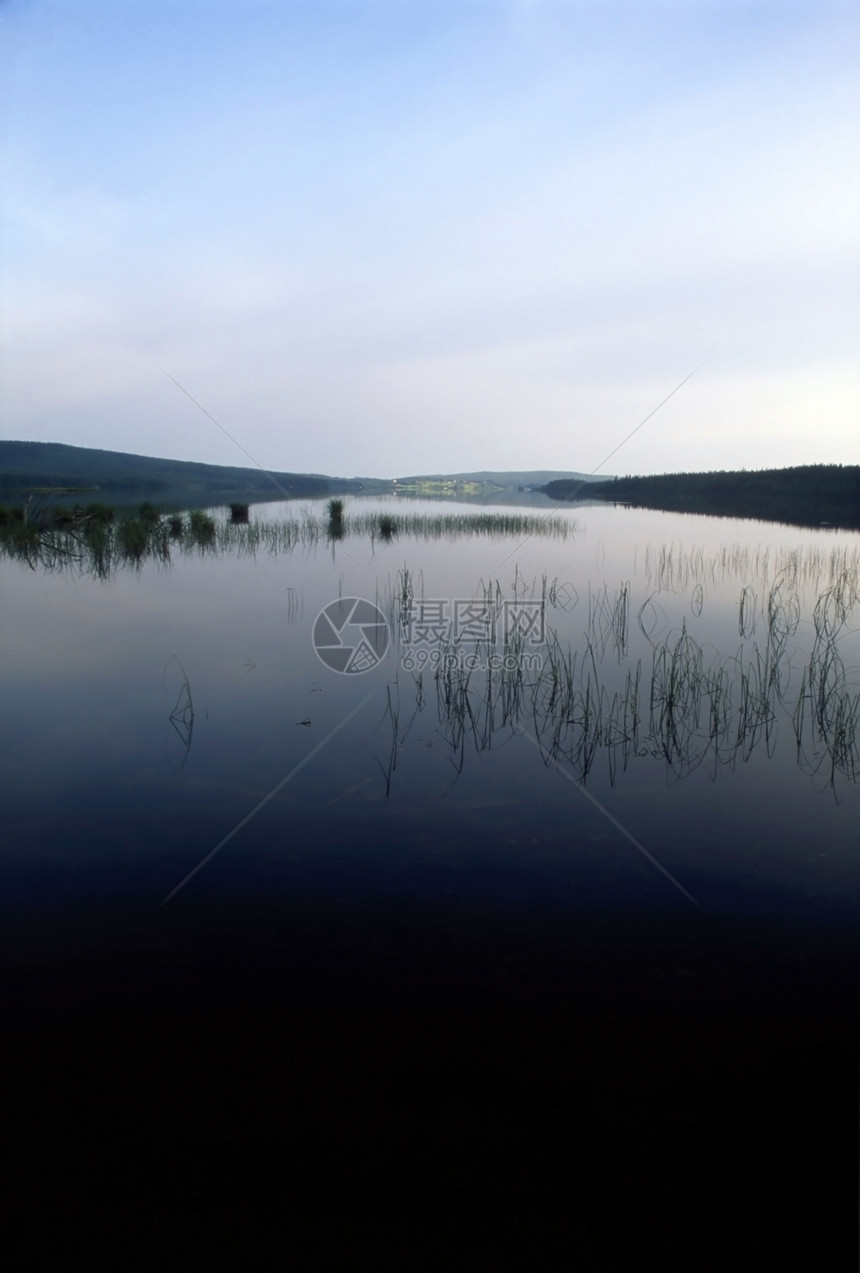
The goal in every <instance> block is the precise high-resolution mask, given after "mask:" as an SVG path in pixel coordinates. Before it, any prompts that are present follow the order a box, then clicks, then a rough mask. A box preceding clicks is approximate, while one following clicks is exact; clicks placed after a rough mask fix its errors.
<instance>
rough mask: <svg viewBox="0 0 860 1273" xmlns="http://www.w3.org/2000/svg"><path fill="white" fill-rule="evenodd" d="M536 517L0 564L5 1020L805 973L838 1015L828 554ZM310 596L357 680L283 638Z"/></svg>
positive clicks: (843, 659) (847, 822)
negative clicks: (245, 1000) (375, 624)
mask: <svg viewBox="0 0 860 1273" xmlns="http://www.w3.org/2000/svg"><path fill="white" fill-rule="evenodd" d="M309 507H312V508H313V509H315V511H316V513H317V515H318V516H319V517H320V518H321V519H324V518H325V508H324V505H322V504H318V505H313V506H309ZM402 507H403V506H402V505H395V504H393V502H392V501H385V500H383V501H380V500H376V501H357V500H352V501H348V507H347V513H348V514H352V513H358V512H365V511H376V510H380V511H389V512H391V511H393V512H394V513H397V512H399V511H400V510H401V508H402ZM406 511H407V512H410V513H415V512H424V513H427V514H428V515H429V514H435V513H437V512H442V513H446V514H447V513H450V512H452V511H456V510H455V508H454V507H453V506H452V505H450V504H448V503H446V504H444V505H436V504H432V503H429V502H428V503H421V502H418V501H415V502H410V504H409V505H408V506H407V508H406ZM461 511H464V512H474V511H475V510H474V509H470V508H468V506H463V507H462V510H461ZM480 511H482V512H483V511H487V510H483V509H482V510H480ZM498 511H500V512H505V511H510V510H504V509H500V510H498ZM289 516H295V510H294V509H291V508H290V507H289V506H286V505H285V506H275V505H268V506H265V507H262V508H260V509H259V510H252V521H253V520H254V519H255V518H256V519H259V520H260V521H262V522H267V523H271V522H272V521H274V520H276V519H277V518H278V517H289ZM555 516H556V518H557V519H558V520H560V521H562V522H564V523H566V524H567V532H566V533H565V534H563V535H562V534H558V535H555V536H550V537H547V536H542V535H540V536H539V535H536V536H532V537H531V538H524V537H522V536H511V537H505V536H492V537H488V536H485V535H484V536H473V537H468V536H464V537H460V538H451V537H450V536H449V537H442V538H437V539H430V540H428V539H424V538H421V537H414V536H410V535H399V536H397V537H395V538H394V539H393V541H392V542H385V541H384V540H382V539H380V538H379V537H378V536H377V537H376V538H375V539H373V540H372V539H371V537H370V536H369V535H367V534H364V535H361V536H352V535H350V536H347V537H346V538H345V539H344V540H342V541H341V542H339V543H335V544H331V543H327V542H325V540H323V541H322V542H319V543H317V544H312V543H308V544H305V545H304V546H303V545H299V546H297V547H295V548H294V549H292V550H291V551H277V552H272V551H269V550H268V549H267V547H266V546H265V545H262V546H260V547H258V549H257V550H256V552H254V553H249V552H243V551H240V550H238V549H237V550H235V551H221V552H202V551H199V550H190V551H187V552H185V551H182V550H179V549H177V551H176V552H175V553H174V554H173V556H172V560H171V561H170V562H169V563H165V564H159V565H155V564H153V563H149V564H144V565H143V566H142V567H141V568H139V569H132V568H126V569H123V570H120V571H118V572H117V573H115V574H114V575H113V577H111V578H110V579H108V580H98V579H96V578H93V577H90V576H88V575H87V574H86V573H85V572H84V573H82V572H81V571H79V570H76V569H74V568H69V569H65V570H57V571H53V572H47V571H44V570H42V569H40V568H37V569H35V570H34V569H31V568H29V567H28V566H27V565H26V564H22V563H15V562H9V561H4V562H2V563H1V564H0V589H1V590H2V607H3V609H2V645H3V664H2V678H3V695H4V702H5V703H6V714H5V720H6V729H5V730H4V731H3V738H2V744H0V746H2V765H3V774H4V786H5V802H4V803H5V832H6V834H5V835H4V839H3V873H4V877H5V887H4V893H3V898H4V901H3V905H4V909H5V916H4V920H5V924H4V928H5V933H6V938H5V940H6V944H7V947H8V950H7V954H8V955H9V960H8V963H7V967H8V968H9V969H11V971H10V972H9V973H8V978H7V979H8V989H9V991H10V1002H11V1004H12V1008H11V1010H10V1018H9V1019H10V1020H13V1021H14V1020H16V1019H17V1018H18V1017H20V1018H21V1019H23V1020H31V1019H33V1018H34V1017H38V1016H41V1015H42V1014H45V1015H48V1016H50V1015H51V1014H59V1015H63V1014H66V1015H68V1014H70V1013H71V1014H74V1013H76V1012H78V1011H81V1010H84V1009H85V1008H87V1007H91V1006H92V1005H93V1004H94V1003H99V1002H102V1001H103V1000H106V999H107V1000H109V999H111V997H114V998H115V997H120V998H122V997H123V996H125V995H128V994H139V995H143V996H144V997H147V996H148V997H149V998H150V999H151V1000H152V1001H155V1002H159V1001H162V1000H163V1001H164V1002H168V1001H169V1000H170V998H171V996H172V995H174V994H176V993H178V991H177V990H176V987H177V985H178V984H179V983H181V982H182V978H183V977H184V976H186V975H187V974H188V973H189V970H192V971H193V975H194V976H195V977H198V978H199V979H200V981H201V983H206V984H207V985H209V986H210V989H209V990H206V989H205V988H204V990H202V991H201V988H200V986H197V987H196V991H195V993H201V994H202V995H203V997H204V998H205V996H206V994H207V993H210V992H211V993H212V994H213V995H214V994H215V993H216V991H215V990H214V988H212V987H211V985H210V981H214V982H220V985H221V986H222V988H223V986H224V984H225V979H228V980H230V982H231V984H236V985H245V987H246V989H247V990H248V992H249V993H253V994H258V995H260V996H261V998H262V999H264V1000H265V999H266V998H267V997H270V998H271V999H272V1000H273V1001H276V1000H278V998H279V996H283V995H285V994H287V995H289V996H291V997H292V998H293V1000H294V1001H296V1002H303V1003H304V1002H308V1003H311V1002H322V1003H326V1002H343V1003H345V1004H350V1005H356V1004H357V1005H358V1006H361V1005H362V1004H363V1003H372V1002H375V1001H376V999H377V997H379V998H380V1000H381V1001H384V1002H390V1001H394V1002H399V1001H400V1000H404V1001H409V1002H414V1001H415V1000H416V998H417V999H418V1000H419V1001H420V1000H422V999H426V1001H427V1002H428V1003H435V1002H440V1003H449V1002H451V1001H454V1000H457V1001H460V1000H462V1001H463V1002H464V1003H466V1004H468V1003H469V1002H471V1001H472V1000H475V1001H480V1002H482V1003H486V1002H488V1001H489V1002H498V1003H499V1004H500V1005H501V1006H509V1005H511V1004H516V1005H517V1006H519V1007H525V1008H527V1009H528V1008H530V1007H534V1008H540V1007H542V1006H552V1007H554V1008H557V1007H558V1006H559V1005H561V1006H571V1007H575V1006H576V1004H577V1003H578V1002H579V1001H580V999H581V997H582V996H585V997H586V998H588V997H589V996H597V997H600V996H602V995H604V994H610V995H611V994H612V993H619V994H622V997H623V996H624V995H628V996H631V997H632V999H633V1000H634V1001H635V1000H636V997H637V996H638V995H640V994H644V993H646V992H647V994H651V995H656V996H657V999H658V1000H659V1001H660V1002H662V1001H663V997H665V998H666V1002H667V1003H669V1002H673V1001H674V1000H673V996H674V997H677V996H680V997H681V1000H682V1001H683V1002H685V1003H686V1002H689V1003H691V1004H698V1005H700V1006H702V1005H704V1006H707V1005H708V1003H710V1002H712V1003H713V1004H714V1005H716V1004H718V1003H719V1004H723V1005H726V1004H729V1005H730V1004H731V1003H732V1002H734V1001H735V999H736V998H737V999H738V1000H741V999H743V997H744V995H745V994H746V993H747V990H748V987H749V985H750V984H751V982H752V983H755V985H756V986H757V987H758V989H759V991H760V992H761V993H762V994H764V995H775V996H776V997H777V998H779V997H780V996H782V998H784V999H785V1000H786V1002H790V1001H791V999H792V996H794V995H796V994H801V993H806V991H807V990H809V992H810V993H813V992H814V996H815V995H817V994H818V993H819V990H820V986H819V983H818V982H817V981H816V980H815V978H816V976H818V973H817V972H816V971H815V970H816V969H818V968H819V964H820V962H821V961H822V960H823V966H824V972H822V973H821V977H822V979H823V984H824V986H825V987H826V988H827V987H829V988H831V989H833V993H834V994H836V995H837V996H839V995H843V996H845V1002H846V1003H847V1002H848V1001H849V1000H850V997H851V996H852V995H853V988H854V971H855V954H856V950H855V939H854V936H853V934H854V932H855V930H856V921H857V918H858V912H860V854H858V837H857V826H858V812H860V807H858V798H860V797H858V784H857V774H858V750H857V738H858V715H860V697H858V696H859V695H860V639H858V616H860V605H858V561H860V538H858V536H856V535H852V534H849V533H842V532H834V531H829V530H825V529H822V530H819V531H805V530H798V529H794V528H787V527H781V526H773V525H765V524H761V523H751V522H749V523H745V522H733V521H728V520H718V519H711V518H703V517H691V516H679V515H669V514H660V513H654V512H646V511H641V510H639V511H633V510H623V509H613V508H606V507H599V506H597V507H595V506H585V507H579V508H577V509H576V510H571V511H561V512H557V513H556V514H555ZM339 597H341V598H365V599H367V600H368V601H370V602H373V603H374V604H376V605H377V606H378V608H379V610H380V611H381V612H382V615H383V617H384V619H385V622H386V624H387V625H388V629H389V640H388V645H387V649H386V652H385V654H384V656H383V657H382V658H380V659H379V660H378V661H376V660H375V659H374V660H372V661H373V662H375V666H372V667H371V668H370V670H368V671H366V672H363V673H361V674H352V675H344V674H340V673H338V672H336V671H333V670H332V669H331V668H330V667H328V666H326V665H325V664H324V662H323V661H321V659H320V658H319V657H318V655H317V653H316V651H315V649H314V647H313V642H312V633H313V630H314V622H315V619H316V617H317V615H318V614H319V612H320V611H321V610H322V609H323V607H325V606H326V605H328V604H329V603H331V602H333V601H335V600H337V599H338V598H339ZM822 598H823V600H822ZM488 599H489V601H490V603H489V604H488ZM515 603H516V604H515ZM470 604H471V606H472V608H471V609H469V608H468V607H469V606H470ZM469 616H471V620H472V622H473V625H474V623H479V624H483V625H484V627H483V628H482V629H481V630H482V631H483V632H484V633H485V635H487V636H488V638H489V640H490V643H489V644H487V643H486V641H483V640H482V641H476V639H475V632H476V631H477V629H474V627H473V629H472V630H469V629H466V628H463V627H462V623H463V621H464V618H468V617H469ZM455 620H456V621H457V623H458V624H459V625H460V627H458V628H455V627H454V626H453V625H454V623H455ZM440 625H441V626H440ZM449 625H450V626H449ZM506 625H507V630H508V632H509V633H511V632H513V633H516V632H519V633H520V634H521V636H522V641H521V644H520V645H519V647H518V648H517V650H513V647H511V646H510V645H509V646H508V647H507V648H506V647H505V645H504V636H505V631H506ZM491 655H492V656H493V660H494V663H493V670H492V672H491V673H490V674H488V671H487V669H488V666H489V664H490V662H491V661H492V660H491V658H490V656H491ZM506 657H507V662H505V658H506ZM469 660H471V665H470V662H469ZM470 666H471V670H470ZM273 793H274V794H273ZM218 846H221V847H218ZM216 849H217V852H214V853H213V850H216ZM210 855H211V857H210ZM207 858H209V860H208V861H205V864H204V865H202V866H201V863H204V860H205V859H207ZM198 867H199V868H200V869H199V870H196V873H194V874H193V875H191V878H189V879H187V882H185V883H184V884H183V883H182V882H183V881H185V880H186V877H188V876H189V874H190V873H192V872H195V868H198ZM180 884H181V885H182V887H181V888H179V891H177V892H174V890H176V889H177V886H178V885H180ZM168 897H169V900H168V901H166V902H165V901H164V899H166V898H168ZM162 903H164V904H162ZM774 934H777V937H774ZM772 941H775V942H776V945H775V946H773V945H772V944H769V943H772ZM774 951H776V953H774ZM216 967H217V969H218V972H217V973H215V972H214V971H213V970H214V969H215V968H216ZM810 968H812V969H813V971H812V972H810ZM210 972H211V973H212V978H211V979H209V980H207V978H208V974H209V973H210ZM807 976H808V977H809V978H811V980H810V982H809V985H808V986H807V984H806V981H805V978H807ZM607 979H608V983H611V987H612V988H611V989H607V984H608V983H607V984H605V982H607ZM628 983H629V984H628ZM813 983H814V984H813ZM619 986H621V987H622V989H621V990H619ZM814 996H813V997H814Z"/></svg>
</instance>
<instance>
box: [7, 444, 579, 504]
mask: <svg viewBox="0 0 860 1273" xmlns="http://www.w3.org/2000/svg"><path fill="white" fill-rule="evenodd" d="M583 478H584V475H583V474H579V473H572V472H570V471H566V470H565V471H554V470H547V469H537V470H530V471H527V472H509V473H505V472H489V471H482V472H479V473H450V474H449V473H439V474H425V475H420V476H416V477H406V478H398V479H397V480H395V481H392V480H389V479H387V478H372V477H362V478H342V477H332V476H329V475H327V474H324V473H286V472H272V473H271V475H268V474H266V473H264V472H262V471H261V470H260V469H256V468H240V467H238V466H230V465H222V464H201V463H197V462H195V461H193V460H166V459H159V458H157V457H154V456H146V455H134V454H131V453H130V452H127V451H105V450H99V449H96V448H93V447H85V446H68V445H67V444H66V443H62V442H4V441H0V502H2V501H6V502H16V501H23V500H24V499H26V497H27V496H28V495H29V494H33V493H40V494H43V495H45V496H46V497H52V496H63V497H64V498H65V499H67V497H68V496H69V495H74V494H75V493H80V494H81V495H83V494H84V493H85V492H89V493H90V494H91V496H92V495H93V494H97V495H98V498H99V499H100V500H102V501H107V502H111V503H114V504H132V503H140V502H142V501H143V500H149V501H151V502H152V503H155V504H158V505H162V506H164V507H167V506H170V505H173V506H178V507H190V506H192V505H195V504H198V505H206V504H217V503H227V502H229V501H231V500H243V501H245V502H247V503H253V502H254V501H264V500H277V499H282V498H283V497H284V493H286V494H287V495H289V496H294V497H299V496H306V497H309V498H311V497H314V496H317V497H321V496H326V495H348V494H364V495H367V494H370V495H373V494H382V493H390V492H398V491H399V492H402V493H403V494H408V493H412V494H419V495H460V496H465V495H471V496H475V497H481V496H484V497H486V496H488V495H490V494H492V493H493V492H510V493H513V492H524V491H537V490H538V489H539V488H540V487H541V486H543V485H544V484H545V483H547V482H553V481H556V480H570V479H573V480H575V481H577V482H578V481H582V480H583ZM586 480H587V479H586Z"/></svg>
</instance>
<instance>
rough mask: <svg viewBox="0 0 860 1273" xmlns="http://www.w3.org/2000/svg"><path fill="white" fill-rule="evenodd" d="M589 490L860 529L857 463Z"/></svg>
mask: <svg viewBox="0 0 860 1273" xmlns="http://www.w3.org/2000/svg"><path fill="white" fill-rule="evenodd" d="M575 485H576V484H575V483H574V482H571V481H569V480H559V481H551V482H548V483H547V484H546V486H544V488H543V490H544V493H545V494H547V495H549V496H550V497H551V498H553V499H568V498H569V497H570V495H571V493H572V491H573V490H574V488H575ZM588 494H589V497H592V498H597V499H605V500H612V501H613V502H615V503H623V504H632V505H635V506H637V507H641V508H658V509H665V510H666V511H669V512H687V513H706V514H710V515H711V516H715V517H752V518H758V519H760V520H764V521H779V522H788V523H790V524H793V525H800V526H820V525H829V526H840V527H844V528H845V529H855V530H856V529H860V465H856V464H844V465H843V464H804V465H799V466H797V467H795V468H785V469H762V470H759V471H754V472H748V471H747V470H746V469H742V470H740V471H739V472H731V471H728V472H709V473H663V474H660V475H657V476H653V477H618V478H613V479H612V480H611V481H600V482H592V483H589V487H588Z"/></svg>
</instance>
